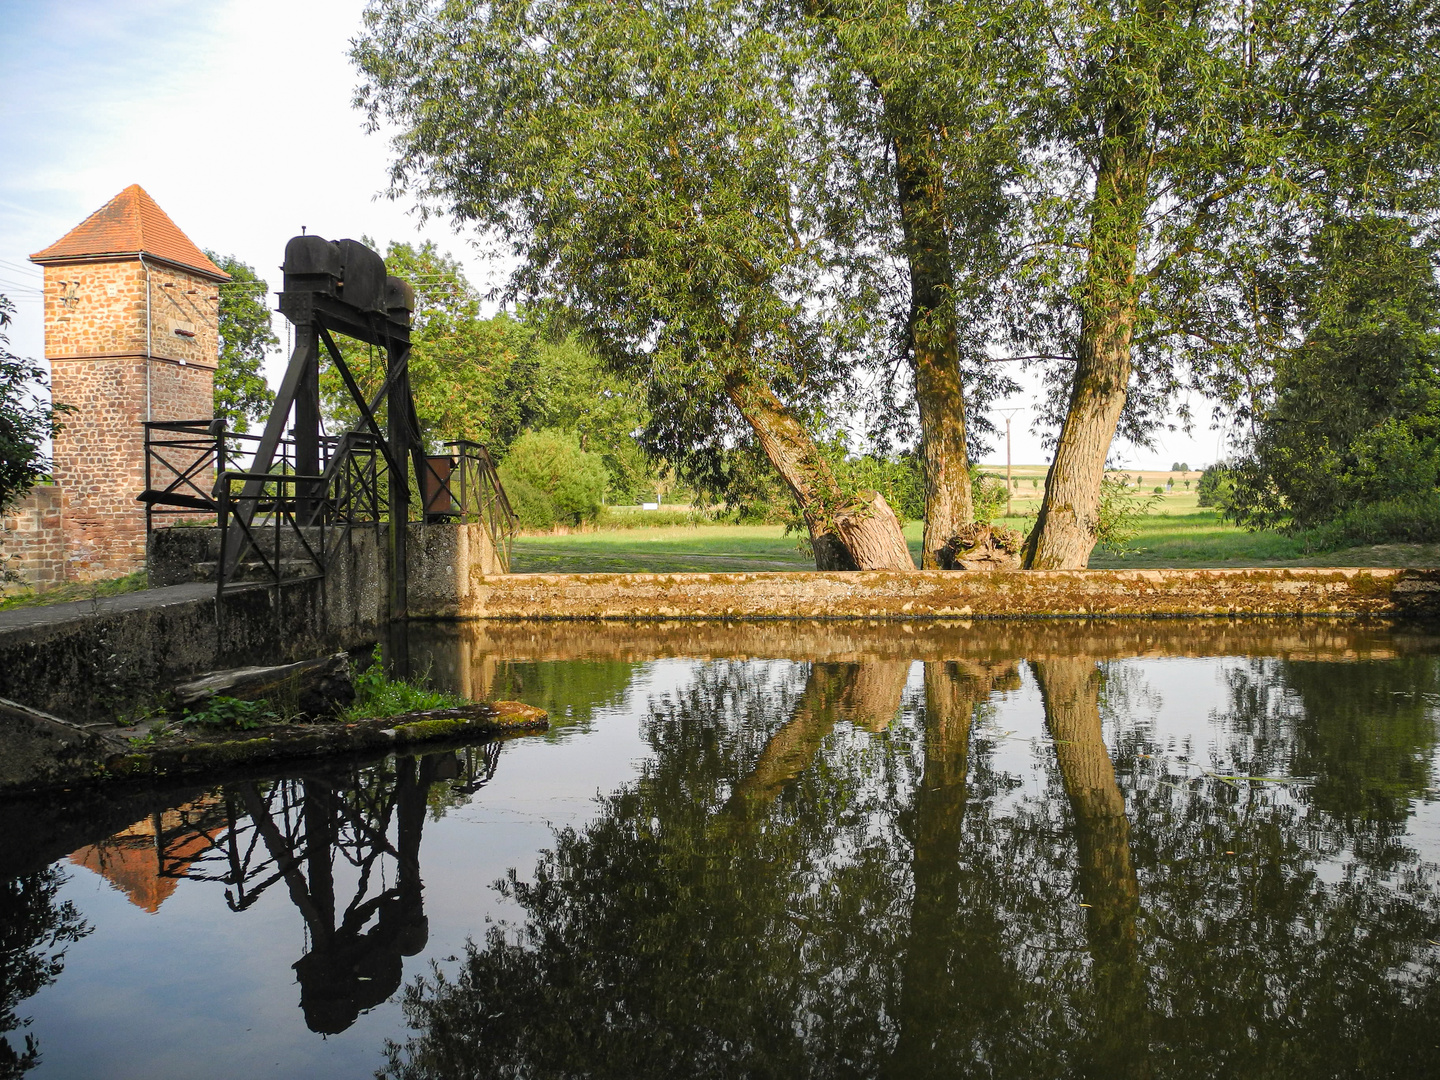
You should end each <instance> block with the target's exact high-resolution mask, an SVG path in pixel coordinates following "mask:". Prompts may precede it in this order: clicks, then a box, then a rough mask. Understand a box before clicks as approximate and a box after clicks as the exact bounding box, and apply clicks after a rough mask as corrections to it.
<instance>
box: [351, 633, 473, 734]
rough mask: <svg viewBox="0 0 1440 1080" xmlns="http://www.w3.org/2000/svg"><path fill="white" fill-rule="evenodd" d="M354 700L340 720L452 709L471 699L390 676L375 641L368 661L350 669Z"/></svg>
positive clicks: (377, 718)
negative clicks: (361, 666)
mask: <svg viewBox="0 0 1440 1080" xmlns="http://www.w3.org/2000/svg"><path fill="white" fill-rule="evenodd" d="M351 683H352V685H353V686H354V687H355V700H354V701H353V702H351V703H350V704H349V705H348V706H347V707H346V708H345V711H344V712H343V713H341V715H340V718H341V719H342V720H384V719H388V718H389V717H392V716H403V715H405V714H406V713H412V712H423V711H424V710H426V709H455V708H459V707H460V706H462V705H469V704H470V702H468V701H466V700H465V699H464V698H462V697H459V696H457V695H455V694H448V693H446V692H445V691H443V690H431V689H428V688H426V687H424V686H419V685H417V684H415V683H413V682H409V681H407V680H405V679H393V678H391V677H390V676H389V675H388V674H386V672H385V663H384V661H383V660H382V659H381V656H380V646H379V645H376V646H375V649H374V651H373V652H371V654H370V662H369V663H368V664H367V665H366V666H365V667H364V668H361V669H360V670H358V671H352V672H351Z"/></svg>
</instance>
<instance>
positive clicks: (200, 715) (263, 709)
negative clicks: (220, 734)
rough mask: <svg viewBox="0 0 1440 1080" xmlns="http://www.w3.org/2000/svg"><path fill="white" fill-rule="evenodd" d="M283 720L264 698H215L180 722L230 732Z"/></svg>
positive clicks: (249, 729) (248, 729) (186, 715)
mask: <svg viewBox="0 0 1440 1080" xmlns="http://www.w3.org/2000/svg"><path fill="white" fill-rule="evenodd" d="M283 719H284V718H283V717H282V716H281V715H280V714H279V713H278V712H276V711H275V709H274V708H272V707H271V705H270V703H269V702H268V701H266V700H265V699H264V698H261V699H259V700H258V701H242V700H241V699H239V698H233V697H213V698H211V699H210V700H209V701H207V702H206V703H205V707H204V708H203V709H199V710H196V711H193V712H188V713H186V714H185V716H184V717H183V718H182V719H181V721H180V722H181V723H182V724H198V725H200V726H201V727H217V728H224V729H226V730H229V731H253V730H254V729H255V728H258V727H264V726H265V725H266V724H278V723H280V721H281V720H283Z"/></svg>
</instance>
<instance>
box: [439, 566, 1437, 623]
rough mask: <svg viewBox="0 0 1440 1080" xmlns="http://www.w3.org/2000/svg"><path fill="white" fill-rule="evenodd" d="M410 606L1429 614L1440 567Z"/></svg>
mask: <svg viewBox="0 0 1440 1080" xmlns="http://www.w3.org/2000/svg"><path fill="white" fill-rule="evenodd" d="M457 586H458V587H457V588H456V589H455V591H454V592H452V593H451V594H449V595H442V594H441V593H440V592H439V591H438V590H437V591H430V592H427V593H426V594H425V595H424V597H423V598H418V599H419V600H420V601H421V602H417V598H416V597H413V596H412V598H411V602H410V613H411V616H412V617H417V616H419V617H430V618H471V619H936V618H952V619H953V618H965V619H978V618H984V619H1013V618H1074V617H1093V616H1107V617H1112V618H1113V617H1116V616H1124V617H1135V618H1156V617H1180V616H1233V615H1350V616H1353V615H1376V616H1392V617H1393V616H1407V615H1434V614H1435V613H1436V611H1437V607H1440V571H1435V570H1402V569H1330V568H1325V569H1312V568H1293V569H1283V570H1276V569H1236V570H1231V569H1225V570H1053V571H1023V572H1004V571H1001V572H993V573H955V572H951V571H943V570H941V571H914V572H904V571H896V572H892V571H869V572H860V573H853V572H852V573H820V572H817V573H785V572H776V573H738V574H493V575H485V574H478V573H477V574H473V575H472V576H470V577H469V578H468V579H461V580H459V581H457Z"/></svg>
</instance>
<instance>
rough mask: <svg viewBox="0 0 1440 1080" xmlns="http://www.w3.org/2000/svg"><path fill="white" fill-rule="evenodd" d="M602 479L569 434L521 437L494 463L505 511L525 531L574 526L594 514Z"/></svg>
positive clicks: (595, 459) (596, 461)
mask: <svg viewBox="0 0 1440 1080" xmlns="http://www.w3.org/2000/svg"><path fill="white" fill-rule="evenodd" d="M606 478H607V473H606V471H605V462H604V460H603V459H602V458H601V457H600V455H599V454H591V453H588V452H586V451H584V450H582V449H580V440H579V438H578V437H577V436H575V435H574V434H573V433H571V432H565V431H527V432H525V434H523V435H521V436H520V437H519V438H518V439H516V440H515V441H514V442H513V443H511V444H510V450H509V452H508V453H507V454H506V455H505V460H504V461H502V462H501V463H500V479H501V482H502V483H504V485H505V493H506V495H507V496H509V498H510V505H511V507H512V508H513V509H514V510H515V513H516V516H517V517H519V518H520V524H521V526H522V527H524V528H527V529H547V528H550V527H552V526H555V525H580V524H583V523H585V522H587V521H594V520H595V518H596V517H597V516H598V515H599V513H600V507H601V505H602V504H603V499H604V494H605V482H606Z"/></svg>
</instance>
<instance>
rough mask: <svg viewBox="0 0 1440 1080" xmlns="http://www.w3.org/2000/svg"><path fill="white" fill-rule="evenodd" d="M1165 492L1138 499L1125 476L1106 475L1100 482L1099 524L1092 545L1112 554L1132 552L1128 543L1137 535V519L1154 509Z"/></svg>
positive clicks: (1138, 528)
mask: <svg viewBox="0 0 1440 1080" xmlns="http://www.w3.org/2000/svg"><path fill="white" fill-rule="evenodd" d="M1164 496H1165V492H1164V491H1162V490H1161V489H1160V488H1156V489H1155V492H1154V493H1153V494H1151V495H1149V496H1147V497H1145V498H1140V497H1139V496H1138V494H1137V493H1136V489H1134V488H1132V487H1131V486H1130V481H1129V477H1120V476H1109V475H1107V476H1106V477H1105V478H1104V479H1103V480H1102V481H1101V482H1100V507H1099V514H1100V522H1099V525H1098V526H1097V527H1096V530H1095V546H1096V547H1097V548H1099V549H1101V550H1102V551H1107V552H1109V553H1110V554H1112V555H1124V554H1127V553H1129V552H1131V551H1133V550H1134V549H1133V548H1132V547H1131V542H1132V541H1133V540H1134V539H1135V537H1136V536H1137V535H1138V534H1139V532H1140V522H1141V520H1142V519H1143V518H1144V517H1145V516H1146V515H1147V514H1149V513H1150V512H1151V511H1152V510H1154V509H1155V505H1156V503H1158V502H1160V501H1161V499H1163V498H1164Z"/></svg>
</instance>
